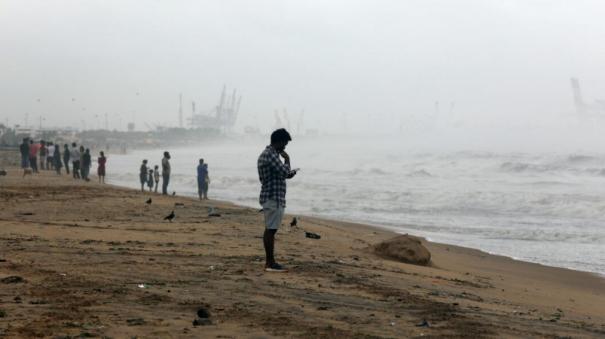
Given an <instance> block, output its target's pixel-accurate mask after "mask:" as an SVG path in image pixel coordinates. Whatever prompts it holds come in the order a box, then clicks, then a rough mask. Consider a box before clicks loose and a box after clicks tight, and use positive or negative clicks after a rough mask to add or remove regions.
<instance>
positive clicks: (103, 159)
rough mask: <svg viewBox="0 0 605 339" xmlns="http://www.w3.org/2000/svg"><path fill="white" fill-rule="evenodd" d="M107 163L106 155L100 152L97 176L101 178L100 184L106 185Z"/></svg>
mask: <svg viewBox="0 0 605 339" xmlns="http://www.w3.org/2000/svg"><path fill="white" fill-rule="evenodd" d="M106 162H107V158H106V157H105V153H103V151H101V152H99V158H98V159H97V164H98V165H99V166H98V167H97V175H98V176H99V183H101V184H104V183H105V163H106Z"/></svg>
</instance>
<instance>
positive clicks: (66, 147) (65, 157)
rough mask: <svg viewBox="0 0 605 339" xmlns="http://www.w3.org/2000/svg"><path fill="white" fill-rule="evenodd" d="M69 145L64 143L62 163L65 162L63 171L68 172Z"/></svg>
mask: <svg viewBox="0 0 605 339" xmlns="http://www.w3.org/2000/svg"><path fill="white" fill-rule="evenodd" d="M69 153H70V152H69V145H68V144H65V145H64V146H63V163H64V164H65V173H67V174H69V158H70V154H69Z"/></svg>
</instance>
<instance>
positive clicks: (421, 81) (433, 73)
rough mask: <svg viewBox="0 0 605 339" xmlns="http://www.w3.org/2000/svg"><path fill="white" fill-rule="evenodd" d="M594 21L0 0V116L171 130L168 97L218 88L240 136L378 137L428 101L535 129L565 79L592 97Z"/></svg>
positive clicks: (201, 102)
mask: <svg viewBox="0 0 605 339" xmlns="http://www.w3.org/2000/svg"><path fill="white" fill-rule="evenodd" d="M604 18H605V2H603V1H598V0H595V1H589V0H574V1H571V0H570V1H563V0H552V1H542V0H501V1H496V0H493V1H488V0H475V1H472V0H457V1H451V0H442V1H430V0H418V1H375V0H372V1H351V0H346V1H345V0H343V1H335V0H333V1H326V0H324V1H284V0H275V1H228V0H220V1H218V0H217V1H167V0H166V1H151V0H140V1H134V0H132V1H128V0H119V1H109V0H100V1H92V0H86V1H82V0H73V1H53V0H41V1H29V0H14V1H9V0H0V47H1V49H0V51H1V52H0V118H2V119H1V120H2V122H6V120H7V119H8V121H9V123H10V124H15V123H19V124H23V123H24V122H25V116H26V114H28V119H29V123H30V124H34V123H35V124H36V125H38V123H39V117H40V116H42V117H43V118H44V119H45V120H43V124H44V125H47V126H50V125H71V126H74V127H78V128H81V127H82V126H83V124H85V123H86V124H88V125H87V126H88V127H90V126H95V125H99V124H104V122H101V121H102V120H101V119H100V117H102V116H103V115H104V114H105V113H107V114H108V116H109V120H110V127H111V128H114V127H118V124H121V128H124V126H125V124H126V122H128V121H131V120H132V119H134V120H135V122H136V124H137V127H138V128H146V127H145V123H148V124H149V125H152V126H153V125H156V124H161V125H164V126H169V125H174V126H176V125H177V124H178V114H177V112H178V95H179V93H183V97H184V101H185V102H186V103H185V108H186V109H185V112H186V113H185V116H187V115H189V114H190V112H191V108H190V107H191V104H190V102H191V101H192V100H194V101H196V103H197V107H198V108H199V109H202V110H210V109H211V108H212V107H213V106H215V105H216V104H217V101H218V97H219V95H220V91H221V88H222V86H223V84H226V85H227V86H228V87H229V88H237V89H238V90H239V91H240V92H241V93H242V94H243V100H242V106H241V111H240V119H239V121H238V125H239V127H240V128H241V127H243V126H245V125H256V126H257V127H260V128H261V129H263V130H268V129H270V128H271V127H272V126H273V111H274V110H275V109H280V110H282V109H283V108H287V109H288V111H289V113H290V115H291V118H292V120H296V119H297V118H296V115H297V114H298V113H299V112H300V111H301V110H303V109H304V110H305V124H306V125H307V127H320V128H323V129H328V128H333V127H335V126H339V125H338V122H340V121H341V119H342V117H343V116H347V126H348V127H349V128H351V129H356V128H357V129H359V128H361V127H362V126H366V127H367V126H371V127H372V128H376V129H389V128H391V127H392V126H394V125H399V124H400V123H401V122H403V123H406V122H409V121H415V120H418V119H419V117H420V118H422V117H427V116H429V117H432V115H434V114H435V111H436V109H435V102H436V101H439V103H440V114H441V115H442V117H443V116H446V115H448V116H447V117H444V118H443V119H449V120H448V121H451V120H460V121H463V123H464V122H468V121H471V120H472V121H491V122H494V121H508V120H511V119H512V120H514V121H517V122H519V123H526V122H527V123H528V124H541V123H545V124H546V123H549V122H551V121H553V120H555V119H559V118H560V117H565V116H569V115H571V114H573V112H574V108H573V101H572V95H571V90H570V85H569V78H570V77H571V76H577V77H578V78H580V81H581V84H582V89H583V91H584V96H585V98H586V99H587V101H593V100H594V99H605V64H604V60H605V43H604V42H605V19H604ZM451 102H454V103H455V104H454V108H453V110H452V112H451V113H450V110H451V108H450V105H451ZM95 116H96V117H95ZM440 119H441V118H440ZM368 123H370V124H368Z"/></svg>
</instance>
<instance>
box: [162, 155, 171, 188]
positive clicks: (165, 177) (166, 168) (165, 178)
mask: <svg viewBox="0 0 605 339" xmlns="http://www.w3.org/2000/svg"><path fill="white" fill-rule="evenodd" d="M169 160H170V153H168V152H164V158H163V159H162V194H163V195H167V194H168V183H169V182H170V161H169Z"/></svg>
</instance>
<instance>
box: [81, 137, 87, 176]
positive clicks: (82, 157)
mask: <svg viewBox="0 0 605 339" xmlns="http://www.w3.org/2000/svg"><path fill="white" fill-rule="evenodd" d="M84 171H85V170H84V146H83V145H80V177H81V178H82V179H86V176H85V175H84Z"/></svg>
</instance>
